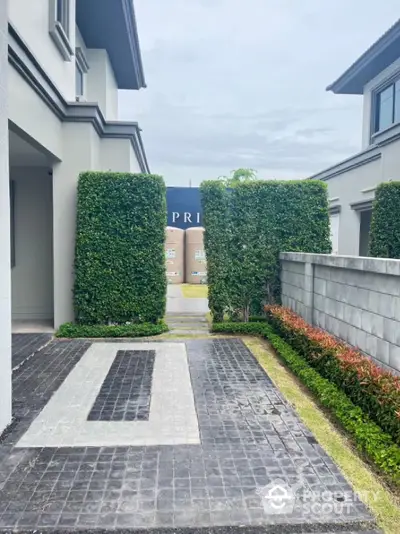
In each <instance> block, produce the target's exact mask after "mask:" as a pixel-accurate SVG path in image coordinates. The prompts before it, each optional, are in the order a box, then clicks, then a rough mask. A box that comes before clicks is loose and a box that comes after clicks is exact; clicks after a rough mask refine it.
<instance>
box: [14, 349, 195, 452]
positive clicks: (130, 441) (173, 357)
mask: <svg viewBox="0 0 400 534" xmlns="http://www.w3.org/2000/svg"><path fill="white" fill-rule="evenodd" d="M120 349H121V344H120V343H93V344H92V345H91V347H90V348H89V349H88V351H87V352H86V353H85V355H84V356H83V357H82V359H81V360H80V361H79V362H78V364H77V365H76V366H75V368H74V369H73V370H72V371H71V372H70V374H69V375H68V377H67V378H66V380H65V381H64V382H63V384H62V385H61V387H60V388H59V389H58V390H57V391H56V393H55V394H54V395H53V397H52V398H51V399H50V401H49V402H48V404H47V405H46V406H45V408H44V409H43V410H42V412H41V413H40V414H39V415H38V417H37V418H36V419H35V420H34V421H33V423H32V424H31V426H30V427H29V429H28V431H27V432H26V433H25V435H24V436H22V438H21V439H20V441H19V442H18V444H17V447H35V448H37V447H40V448H41V447H117V446H150V445H180V444H198V443H199V442H200V438H199V429H198V421H197V415H196V410H195V406H194V398H193V391H192V385H191V380H190V374H189V368H188V361H187V354H186V348H185V345H184V344H183V343H126V344H124V350H128V351H155V354H156V357H155V362H154V371H153V383H152V395H151V403H150V417H149V420H148V421H117V422H115V421H88V420H87V418H88V415H89V413H90V411H91V409H92V407H93V405H94V404H95V401H96V398H97V396H98V394H99V392H100V390H101V387H102V385H103V382H104V380H105V378H106V376H107V374H108V373H109V371H110V368H111V366H112V364H113V362H114V360H115V357H116V355H117V352H118V351H119V350H120Z"/></svg>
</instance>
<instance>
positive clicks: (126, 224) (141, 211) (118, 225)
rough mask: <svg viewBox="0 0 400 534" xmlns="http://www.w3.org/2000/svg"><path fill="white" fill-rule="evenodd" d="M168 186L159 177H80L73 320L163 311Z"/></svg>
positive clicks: (152, 315)
mask: <svg viewBox="0 0 400 534" xmlns="http://www.w3.org/2000/svg"><path fill="white" fill-rule="evenodd" d="M166 221H167V213H166V188H165V184H164V181H163V179H162V178H161V177H160V176H152V175H142V174H136V175H135V174H124V173H111V172H104V173H102V172H85V173H83V174H81V176H80V177H79V184H78V205H77V230H76V252H75V287H74V305H75V320H76V322H77V323H79V324H89V325H97V324H109V323H117V324H124V323H126V322H128V321H129V322H137V323H143V322H151V323H156V322H157V321H158V320H159V319H161V318H162V317H163V316H164V313H165V305H166V284H167V281H166V273H165V253H164V239H165V227H166Z"/></svg>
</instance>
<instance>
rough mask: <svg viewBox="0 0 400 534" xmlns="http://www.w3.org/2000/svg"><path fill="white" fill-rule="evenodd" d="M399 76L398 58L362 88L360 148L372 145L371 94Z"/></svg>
mask: <svg viewBox="0 0 400 534" xmlns="http://www.w3.org/2000/svg"><path fill="white" fill-rule="evenodd" d="M397 74H400V58H399V59H398V60H397V61H395V62H394V63H392V64H391V65H389V67H387V68H386V69H384V70H383V71H382V72H380V73H379V74H378V76H375V78H373V79H372V80H371V81H370V82H368V83H367V85H366V86H365V87H364V96H363V127H362V147H363V149H364V148H367V147H368V146H369V145H371V144H374V141H373V139H371V134H372V133H373V132H372V131H371V125H372V117H371V113H372V112H373V92H374V90H376V89H377V88H378V87H379V86H380V85H381V84H383V83H385V81H386V80H388V79H389V78H391V77H392V76H395V75H397Z"/></svg>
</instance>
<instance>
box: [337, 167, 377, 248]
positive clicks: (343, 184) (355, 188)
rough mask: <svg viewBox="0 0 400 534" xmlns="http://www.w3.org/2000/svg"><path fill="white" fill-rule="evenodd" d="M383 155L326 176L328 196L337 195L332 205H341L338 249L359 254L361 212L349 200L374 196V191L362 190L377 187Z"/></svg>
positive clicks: (357, 200)
mask: <svg viewBox="0 0 400 534" xmlns="http://www.w3.org/2000/svg"><path fill="white" fill-rule="evenodd" d="M381 167H382V159H378V160H375V161H372V162H371V163H368V164H367V165H364V166H361V167H357V168H355V169H352V170H349V171H348V172H345V173H343V174H340V175H338V176H335V177H334V178H331V179H329V180H327V185H328V197H329V198H337V200H335V201H334V202H331V203H330V206H331V207H334V206H340V213H339V215H338V219H339V222H338V236H339V238H338V243H339V247H338V253H339V254H346V255H347V254H348V255H352V256H358V254H359V241H360V213H359V212H357V211H356V210H354V209H352V208H351V206H350V204H352V203H354V202H362V201H367V200H372V199H373V198H374V196H375V193H374V191H367V192H363V191H364V190H365V189H367V190H368V189H371V188H374V187H376V185H377V184H378V183H379V176H380V175H381V174H382V169H381Z"/></svg>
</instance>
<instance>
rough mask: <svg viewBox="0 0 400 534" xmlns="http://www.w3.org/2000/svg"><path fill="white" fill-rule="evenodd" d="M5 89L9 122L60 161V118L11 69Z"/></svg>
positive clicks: (61, 148)
mask: <svg viewBox="0 0 400 534" xmlns="http://www.w3.org/2000/svg"><path fill="white" fill-rule="evenodd" d="M8 89H9V90H8V95H9V119H10V121H12V122H13V123H14V124H16V125H17V126H18V128H20V129H21V130H23V131H24V132H25V133H26V134H27V135H28V136H30V137H31V138H32V139H34V140H35V141H36V143H38V144H39V145H41V146H42V147H43V148H44V149H45V150H47V151H48V152H50V153H51V154H52V155H53V156H54V157H55V158H57V159H62V156H63V145H62V128H63V124H62V122H61V121H60V119H59V118H58V117H57V116H56V115H55V114H54V113H53V112H52V111H51V110H50V108H49V107H48V106H47V105H46V104H45V103H44V102H43V100H42V99H41V98H40V96H39V95H38V94H37V93H36V92H35V91H34V90H33V89H32V87H30V86H29V85H28V84H27V83H26V82H25V80H24V79H23V78H22V76H21V75H20V74H19V73H18V72H17V71H16V70H15V69H14V68H13V67H10V68H9V69H8Z"/></svg>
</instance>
